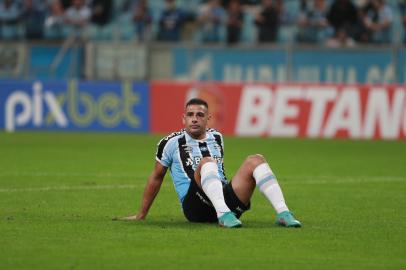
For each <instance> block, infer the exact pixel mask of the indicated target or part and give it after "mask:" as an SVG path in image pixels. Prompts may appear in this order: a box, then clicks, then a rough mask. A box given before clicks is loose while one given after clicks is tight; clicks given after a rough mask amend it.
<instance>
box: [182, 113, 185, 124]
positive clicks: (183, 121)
mask: <svg viewBox="0 0 406 270" xmlns="http://www.w3.org/2000/svg"><path fill="white" fill-rule="evenodd" d="M185 118H186V115H185V114H183V116H182V124H183V125H185V124H186V120H185Z"/></svg>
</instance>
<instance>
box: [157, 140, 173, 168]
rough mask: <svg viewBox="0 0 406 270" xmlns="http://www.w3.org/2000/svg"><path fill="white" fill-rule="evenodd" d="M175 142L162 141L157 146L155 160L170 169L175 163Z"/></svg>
mask: <svg viewBox="0 0 406 270" xmlns="http://www.w3.org/2000/svg"><path fill="white" fill-rule="evenodd" d="M173 149H174V140H170V139H167V138H164V139H162V140H161V141H160V142H159V143H158V146H157V151H156V156H155V159H156V160H157V161H158V162H159V163H161V164H162V166H164V167H170V166H171V164H172V161H173V158H172V157H173Z"/></svg>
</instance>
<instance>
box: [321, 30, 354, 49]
mask: <svg viewBox="0 0 406 270" xmlns="http://www.w3.org/2000/svg"><path fill="white" fill-rule="evenodd" d="M326 46H327V47H330V48H351V47H354V46H355V41H354V39H353V38H352V37H350V36H348V31H347V30H346V29H344V28H341V29H338V30H337V31H336V32H335V33H334V36H332V37H331V38H329V39H328V40H327V41H326Z"/></svg>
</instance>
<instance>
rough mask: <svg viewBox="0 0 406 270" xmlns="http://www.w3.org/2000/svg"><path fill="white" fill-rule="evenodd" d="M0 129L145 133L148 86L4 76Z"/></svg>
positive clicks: (147, 122)
mask: <svg viewBox="0 0 406 270" xmlns="http://www.w3.org/2000/svg"><path fill="white" fill-rule="evenodd" d="M0 128H1V129H5V130H7V131H15V130H19V129H42V130H76V131H135V132H148V131H149V85H148V84H147V83H134V84H133V83H122V84H121V83H116V82H77V81H75V80H72V81H4V80H3V81H0Z"/></svg>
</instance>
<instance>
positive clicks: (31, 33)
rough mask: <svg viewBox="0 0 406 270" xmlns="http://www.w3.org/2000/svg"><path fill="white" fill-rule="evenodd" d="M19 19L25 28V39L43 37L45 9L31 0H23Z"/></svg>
mask: <svg viewBox="0 0 406 270" xmlns="http://www.w3.org/2000/svg"><path fill="white" fill-rule="evenodd" d="M21 19H22V22H23V24H24V28H25V37H26V38H27V39H41V38H43V35H44V33H43V29H44V22H45V10H44V9H43V7H42V8H41V5H38V4H37V3H35V2H34V1H33V0H24V5H23V10H22V14H21Z"/></svg>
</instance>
